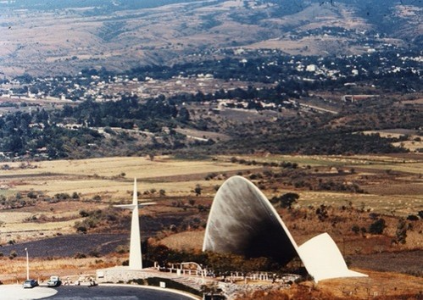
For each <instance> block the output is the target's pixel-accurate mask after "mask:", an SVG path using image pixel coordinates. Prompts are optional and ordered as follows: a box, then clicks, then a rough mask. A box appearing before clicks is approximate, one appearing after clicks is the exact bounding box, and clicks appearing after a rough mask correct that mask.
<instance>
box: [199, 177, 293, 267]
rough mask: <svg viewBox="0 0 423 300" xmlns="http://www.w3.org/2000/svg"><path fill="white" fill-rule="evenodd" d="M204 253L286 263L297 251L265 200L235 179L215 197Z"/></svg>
mask: <svg viewBox="0 0 423 300" xmlns="http://www.w3.org/2000/svg"><path fill="white" fill-rule="evenodd" d="M203 251H214V252H220V253H233V254H239V255H244V256H246V257H271V258H273V259H274V260H275V261H278V262H279V263H282V264H284V263H288V262H289V261H290V260H291V259H292V258H294V257H295V256H297V253H298V247H297V245H296V243H295V241H294V239H293V238H292V236H291V233H290V232H289V231H288V229H287V228H286V226H285V224H284V223H283V222H282V220H281V218H280V217H279V214H278V213H277V212H276V210H275V208H274V207H273V205H272V204H271V203H270V202H269V200H267V198H266V196H265V195H263V193H262V192H261V191H260V190H259V189H258V188H257V187H256V186H255V185H254V184H252V183H251V182H250V181H248V180H246V179H245V178H244V177H241V176H234V177H231V178H229V179H228V180H226V181H225V182H224V184H223V185H222V186H221V187H220V189H219V190H218V192H217V194H216V196H215V197H214V200H213V204H212V207H211V210H210V214H209V219H208V221H207V227H206V233H205V236H204V243H203Z"/></svg>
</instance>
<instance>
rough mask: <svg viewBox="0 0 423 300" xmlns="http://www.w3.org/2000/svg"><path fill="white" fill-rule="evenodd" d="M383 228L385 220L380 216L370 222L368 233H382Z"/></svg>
mask: <svg viewBox="0 0 423 300" xmlns="http://www.w3.org/2000/svg"><path fill="white" fill-rule="evenodd" d="M385 228H386V222H385V220H384V219H382V218H380V219H379V220H376V221H374V222H373V223H372V224H370V227H369V233H371V234H382V233H383V231H384V230H385Z"/></svg>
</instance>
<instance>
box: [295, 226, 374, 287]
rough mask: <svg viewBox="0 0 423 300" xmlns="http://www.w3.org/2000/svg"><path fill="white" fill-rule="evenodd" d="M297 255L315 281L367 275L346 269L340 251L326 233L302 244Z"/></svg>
mask: <svg viewBox="0 0 423 300" xmlns="http://www.w3.org/2000/svg"><path fill="white" fill-rule="evenodd" d="M299 255H300V257H301V260H302V261H303V263H304V266H306V269H307V271H308V273H309V274H310V275H311V276H313V278H314V281H315V282H319V281H320V280H324V279H330V278H340V277H367V275H365V274H362V273H359V272H355V271H351V270H349V269H348V267H347V264H346V263H345V261H344V258H343V257H342V254H341V251H339V249H338V247H337V246H336V244H335V242H334V240H333V239H332V238H331V237H330V236H329V234H327V233H322V234H320V235H318V236H316V237H314V238H312V239H310V240H308V241H307V242H305V243H304V244H302V245H301V246H300V252H299Z"/></svg>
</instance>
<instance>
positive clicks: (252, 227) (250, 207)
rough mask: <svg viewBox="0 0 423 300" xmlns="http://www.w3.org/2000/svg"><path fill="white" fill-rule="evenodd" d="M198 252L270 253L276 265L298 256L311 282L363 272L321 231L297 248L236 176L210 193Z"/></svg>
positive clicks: (254, 192) (276, 218)
mask: <svg viewBox="0 0 423 300" xmlns="http://www.w3.org/2000/svg"><path fill="white" fill-rule="evenodd" d="M203 251H214V252H218V253H232V254H238V255H243V256H245V257H249V258H250V257H270V258H272V259H274V260H275V261H277V262H279V263H281V264H286V263H288V262H289V261H290V260H292V259H293V258H294V257H296V256H299V257H300V258H301V260H302V262H303V264H304V266H305V267H306V269H307V271H308V272H309V274H310V275H311V276H313V278H314V280H315V281H316V282H317V281H319V280H323V279H329V278H336V277H362V276H367V275H364V274H361V273H358V272H354V271H350V270H348V268H347V266H346V264H345V261H344V259H343V257H342V255H341V252H340V251H339V249H338V247H337V246H336V244H335V242H334V241H333V240H332V238H331V237H330V236H329V235H328V234H327V233H325V234H322V235H319V236H317V237H315V238H313V239H311V240H309V241H307V242H306V243H304V244H303V245H302V246H301V247H298V246H297V244H296V243H295V240H294V239H293V237H292V235H291V233H290V232H289V230H288V228H287V227H286V225H285V224H284V222H283V221H282V219H281V218H280V216H279V214H278V213H277V212H276V210H275V208H274V207H273V205H272V204H271V203H270V202H269V200H268V199H267V198H266V196H265V195H264V194H263V193H262V192H261V191H260V190H259V189H258V188H257V187H256V186H255V185H254V184H252V183H251V182H250V181H248V180H247V179H245V178H244V177H241V176H234V177H231V178H229V179H228V180H226V181H225V182H224V184H223V185H222V186H221V187H220V189H219V190H218V192H217V194H216V196H215V197H214V200H213V204H212V207H211V210H210V214H209V219H208V221H207V227H206V233H205V236H204V243H203Z"/></svg>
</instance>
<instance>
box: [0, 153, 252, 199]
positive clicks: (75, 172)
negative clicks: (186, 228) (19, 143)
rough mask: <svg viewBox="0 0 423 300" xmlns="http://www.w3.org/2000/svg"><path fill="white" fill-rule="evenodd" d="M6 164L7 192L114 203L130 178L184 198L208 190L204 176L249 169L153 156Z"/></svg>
mask: <svg viewBox="0 0 423 300" xmlns="http://www.w3.org/2000/svg"><path fill="white" fill-rule="evenodd" d="M4 165H5V163H2V164H0V167H1V166H4ZM8 165H9V166H10V167H11V170H8V171H4V172H5V173H4V175H6V176H7V178H5V179H4V180H3V185H6V186H8V187H9V188H10V189H11V190H15V191H30V190H35V191H42V192H43V193H45V194H47V195H50V196H54V195H55V194H56V193H70V194H71V193H73V192H77V193H82V194H83V196H88V197H90V196H94V195H99V194H101V195H108V196H109V198H112V199H113V200H117V201H122V200H124V199H127V198H128V193H130V192H131V191H132V189H133V184H132V182H133V181H132V180H133V178H138V182H139V191H145V190H150V189H153V188H154V189H156V190H157V191H158V190H160V189H164V190H165V191H166V193H167V194H168V195H186V194H189V193H191V191H192V190H193V189H194V188H195V185H196V184H201V185H204V186H205V187H207V186H209V187H210V186H211V184H212V183H211V182H209V181H207V182H206V181H205V180H202V179H204V177H205V176H206V175H207V174H208V173H218V174H222V173H227V172H236V171H239V170H246V169H251V167H248V166H243V165H238V164H231V163H229V162H216V161H185V160H175V159H171V158H170V157H166V156H162V157H156V158H155V159H154V161H151V160H149V159H146V158H143V157H114V158H101V159H87V160H58V161H54V162H53V161H43V162H37V163H31V164H30V167H29V168H21V163H8ZM122 173H124V176H122ZM186 178H188V179H189V178H192V179H191V180H186ZM193 179H195V181H194V182H193ZM198 179H200V180H198Z"/></svg>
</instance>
